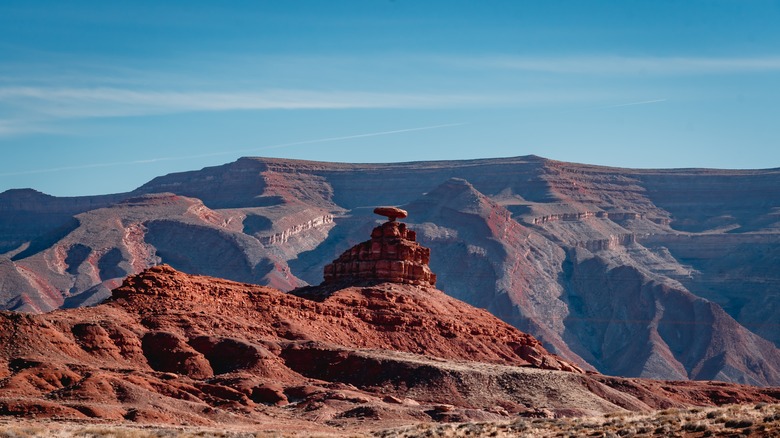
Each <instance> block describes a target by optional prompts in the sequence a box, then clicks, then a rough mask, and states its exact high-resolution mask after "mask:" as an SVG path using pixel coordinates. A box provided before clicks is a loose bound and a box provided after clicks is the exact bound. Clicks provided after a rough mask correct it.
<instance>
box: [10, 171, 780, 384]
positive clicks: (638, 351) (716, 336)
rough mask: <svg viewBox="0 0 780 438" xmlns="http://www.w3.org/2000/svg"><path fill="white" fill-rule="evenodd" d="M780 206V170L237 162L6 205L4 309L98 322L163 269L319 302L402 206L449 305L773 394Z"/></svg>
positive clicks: (650, 372)
mask: <svg viewBox="0 0 780 438" xmlns="http://www.w3.org/2000/svg"><path fill="white" fill-rule="evenodd" d="M174 195H175V196H174ZM778 200H780V171H779V170H777V169H769V170H745V171H721V170H707V169H680V170H631V169H617V168H606V167H598V166H589V165H580V164H572V163H562V162H557V161H552V160H546V159H543V158H540V157H534V156H529V157H517V158H506V159H490V160H472V161H445V162H417V163H398V164H338V163H319V162H308V161H294V160H279V159H262V158H244V159H240V160H238V161H236V162H235V163H230V164H226V165H224V166H218V167H213V168H207V169H203V170H200V171H193V172H185V173H179V174H171V175H167V176H164V177H160V178H156V179H155V180H153V181H150V182H149V183H148V184H146V185H144V186H142V187H140V188H139V189H137V190H136V191H134V192H133V193H130V194H122V195H116V196H113V197H88V198H67V199H58V198H51V197H46V196H45V195H41V194H35V193H34V192H31V191H9V192H6V193H4V194H1V195H0V242H1V243H2V247H1V248H0V251H4V253H3V255H2V256H0V305H1V306H2V307H3V308H6V309H15V310H22V311H30V312H40V311H47V310H51V309H54V308H58V307H62V306H66V307H67V306H78V305H83V304H93V303H96V302H99V301H100V300H101V299H103V298H105V297H107V296H108V295H109V290H110V289H111V288H113V287H115V286H116V285H118V284H119V282H121V279H122V278H124V276H125V275H127V274H133V273H138V272H140V271H141V270H142V269H144V268H146V267H149V266H152V265H155V264H157V263H161V262H164V263H169V264H170V265H172V266H174V267H175V268H177V269H179V270H181V271H184V272H189V273H194V274H209V275H216V276H220V277H225V278H230V279H234V280H238V281H244V282H258V283H261V284H266V285H271V286H274V287H277V288H280V289H283V290H291V289H294V288H296V287H299V286H302V285H305V284H319V283H320V282H321V281H322V279H323V277H322V272H323V268H324V265H325V264H326V263H328V262H329V261H330V260H332V259H333V258H335V257H336V256H337V255H338V254H340V253H341V252H343V251H344V250H346V249H347V248H349V247H351V246H352V245H354V244H356V243H358V242H360V241H363V240H364V238H365V236H366V235H367V233H369V232H370V230H371V229H372V228H373V227H374V226H376V225H377V223H376V219H375V218H374V217H373V216H372V215H371V210H372V209H373V208H374V207H375V206H378V205H387V204H392V205H398V206H401V207H403V208H405V209H407V210H408V211H410V212H411V213H412V219H411V220H410V222H409V224H408V225H409V228H410V229H411V230H413V231H416V232H417V238H418V240H419V241H420V243H422V244H424V245H425V246H428V247H430V248H432V249H433V250H434V254H435V255H434V256H432V257H431V261H430V263H431V266H432V268H433V271H434V272H436V273H437V275H438V277H437V285H438V286H439V287H440V288H441V289H442V290H446V291H447V293H448V294H451V295H452V296H454V297H457V298H460V299H463V300H465V301H467V302H469V303H471V304H474V305H476V306H478V307H481V308H485V309H488V310H489V311H490V312H491V313H493V314H495V315H497V316H499V317H500V318H501V319H503V320H504V321H507V322H509V323H510V324H512V325H514V326H515V327H518V328H520V329H522V330H524V331H526V332H528V333H531V334H533V335H535V336H537V337H538V338H539V339H540V340H541V341H542V342H543V344H544V345H545V346H546V347H547V348H548V349H549V350H550V351H552V352H555V353H557V354H559V355H560V356H561V357H563V358H565V359H567V360H569V361H572V362H575V363H577V364H579V365H580V366H582V367H585V368H591V369H598V370H600V371H602V372H605V373H611V374H620V375H626V376H645V377H658V378H672V379H685V378H690V379H721V380H730V381H739V382H745V383H753V384H761V385H766V384H778V383H780V377H778V368H779V367H780V360H779V359H778V345H779V344H780V338H778V334H779V333H780V330H777V328H778V326H777V322H776V321H777V320H778V316H780V299H778V294H779V293H780V289H778V287H779V285H780V278H778V277H777V276H778V272H780V271H778V270H777V266H780V250H778V248H780V204H778V202H780V201H778ZM29 221H32V222H29Z"/></svg>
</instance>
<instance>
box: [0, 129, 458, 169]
mask: <svg viewBox="0 0 780 438" xmlns="http://www.w3.org/2000/svg"><path fill="white" fill-rule="evenodd" d="M465 124H466V123H447V124H442V125H432V126H421V127H418V128H405V129H395V130H392V131H379V132H369V133H365V134H353V135H345V136H341V137H326V138H317V139H313V140H303V141H294V142H290V143H279V144H272V145H268V146H260V147H256V148H249V149H238V150H232V151H221V152H211V153H207V154H196V155H185V156H178V157H158V158H149V159H146V160H133V161H118V162H113V163H93V164H82V165H78V166H64V167H52V168H48V169H33V170H23V171H19V172H7V173H0V177H2V176H17V175H33V174H38V173H51V172H62V171H66V170H84V169H96V168H101V167H113V166H130V165H134V164H149V163H157V162H160V161H176V160H188V159H192V158H205V157H216V156H220V155H232V154H240V153H245V152H255V151H262V150H267V149H280V148H285V147H290V146H298V145H304V144H314V143H327V142H332V141H340V140H351V139H356V138H366V137H378V136H382V135H392V134H401V133H404V132H414V131H426V130H429V129H441V128H449V127H454V126H462V125H465Z"/></svg>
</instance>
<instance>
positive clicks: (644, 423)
mask: <svg viewBox="0 0 780 438" xmlns="http://www.w3.org/2000/svg"><path fill="white" fill-rule="evenodd" d="M374 435H375V436H378V437H382V438H386V437H417V436H427V437H478V436H479V437H482V436H495V437H528V438H531V437H533V438H536V437H602V438H605V437H648V436H657V437H669V436H677V437H719V436H729V437H730V436H734V437H736V436H745V437H751V438H754V437H778V436H780V404H767V403H759V404H756V405H732V406H726V407H720V408H692V409H664V410H662V411H656V412H652V413H648V414H636V413H629V412H620V413H611V414H606V415H604V416H603V417H590V418H557V419H538V418H537V419H533V420H530V419H517V420H514V421H511V422H504V423H495V422H493V423H467V424H433V425H417V426H411V427H405V428H396V429H387V430H382V431H377V432H375V433H374Z"/></svg>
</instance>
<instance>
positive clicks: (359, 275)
mask: <svg viewBox="0 0 780 438" xmlns="http://www.w3.org/2000/svg"><path fill="white" fill-rule="evenodd" d="M374 213H376V214H379V215H381V216H386V217H387V218H388V221H387V222H385V223H383V224H382V225H380V226H378V227H376V228H374V230H373V231H372V232H371V240H367V241H365V242H362V243H359V244H357V245H355V246H353V247H352V248H350V249H348V250H347V251H345V252H344V253H343V254H341V256H339V258H337V259H336V260H334V261H333V263H331V264H329V265H327V266H325V272H324V274H325V275H324V276H325V281H324V284H334V283H359V282H365V281H386V282H391V283H404V284H412V285H416V286H425V287H433V286H435V285H436V274H434V273H433V272H431V269H430V268H429V267H428V262H429V261H430V256H431V250H430V249H428V248H425V247H424V246H421V245H420V244H419V243H417V242H416V241H415V239H416V238H417V235H416V233H415V232H414V231H412V230H409V229H407V228H406V224H404V223H401V222H397V221H396V219H398V218H405V217H406V216H407V213H406V211H404V210H401V209H400V208H395V207H379V208H377V209H375V210H374Z"/></svg>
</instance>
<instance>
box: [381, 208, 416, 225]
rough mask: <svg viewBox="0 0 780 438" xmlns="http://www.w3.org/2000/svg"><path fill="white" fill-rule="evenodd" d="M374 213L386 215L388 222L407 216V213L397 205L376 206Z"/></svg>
mask: <svg viewBox="0 0 780 438" xmlns="http://www.w3.org/2000/svg"><path fill="white" fill-rule="evenodd" d="M374 213H376V214H378V215H380V216H386V217H387V219H388V220H389V221H390V222H394V221H395V220H396V219H403V218H405V217H407V216H409V213H407V212H406V210H401V209H400V208H398V207H377V208H375V209H374Z"/></svg>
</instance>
